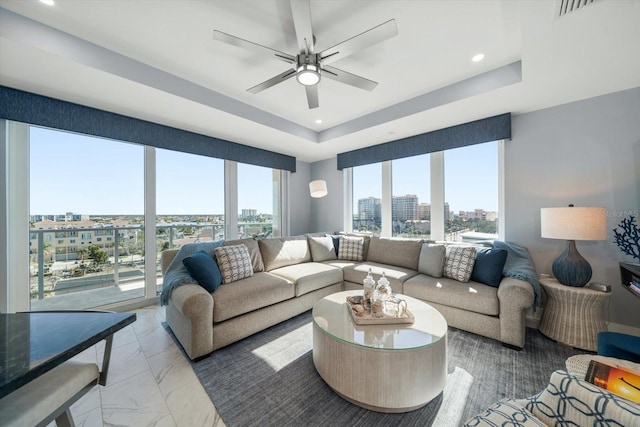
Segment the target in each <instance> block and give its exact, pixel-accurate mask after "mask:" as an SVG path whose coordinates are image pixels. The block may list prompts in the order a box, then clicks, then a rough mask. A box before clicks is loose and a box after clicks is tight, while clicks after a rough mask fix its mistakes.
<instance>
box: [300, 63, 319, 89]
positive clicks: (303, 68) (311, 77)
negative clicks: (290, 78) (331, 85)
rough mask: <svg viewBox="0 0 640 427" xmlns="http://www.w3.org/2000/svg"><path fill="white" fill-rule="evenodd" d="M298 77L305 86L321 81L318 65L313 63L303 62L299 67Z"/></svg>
mask: <svg viewBox="0 0 640 427" xmlns="http://www.w3.org/2000/svg"><path fill="white" fill-rule="evenodd" d="M296 79H297V80H298V83H300V84H301V85H304V86H313V85H317V84H318V83H319V82H320V73H319V72H318V67H316V66H315V65H313V64H302V65H300V66H299V67H298V70H297V74H296Z"/></svg>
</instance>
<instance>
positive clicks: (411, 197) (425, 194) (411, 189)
mask: <svg viewBox="0 0 640 427" xmlns="http://www.w3.org/2000/svg"><path fill="white" fill-rule="evenodd" d="M391 167H392V199H391V203H392V205H391V227H392V235H393V236H397V237H416V238H422V239H429V238H430V236H431V187H430V182H431V176H430V156H429V154H423V155H421V156H414V157H406V158H403V159H397V160H393V161H392V163H391Z"/></svg>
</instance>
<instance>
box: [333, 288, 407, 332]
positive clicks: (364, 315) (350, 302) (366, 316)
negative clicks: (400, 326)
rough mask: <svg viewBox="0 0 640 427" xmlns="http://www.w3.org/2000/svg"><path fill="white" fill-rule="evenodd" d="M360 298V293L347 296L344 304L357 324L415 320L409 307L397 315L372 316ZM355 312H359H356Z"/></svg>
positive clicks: (380, 323) (382, 323)
mask: <svg viewBox="0 0 640 427" xmlns="http://www.w3.org/2000/svg"><path fill="white" fill-rule="evenodd" d="M362 299H363V297H362V295H355V296H350V297H347V303H346V304H345V307H347V311H348V312H349V313H351V318H352V319H353V322H354V323H355V324H357V325H384V324H394V323H396V324H397V323H405V324H411V323H413V322H414V321H415V320H416V318H415V317H414V316H413V313H411V312H410V311H409V309H406V310H405V312H404V314H403V315H401V316H399V317H396V316H387V315H385V316H383V317H373V316H372V315H371V310H366V309H365V308H364V306H363V305H362ZM356 306H359V307H360V308H357V307H356ZM357 312H358V313H359V314H356V313H357Z"/></svg>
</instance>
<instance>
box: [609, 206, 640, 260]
mask: <svg viewBox="0 0 640 427" xmlns="http://www.w3.org/2000/svg"><path fill="white" fill-rule="evenodd" d="M634 220H635V217H634V216H633V215H629V218H623V219H622V221H621V222H620V224H618V227H620V228H621V229H622V231H618V229H617V228H614V229H613V237H614V239H615V243H616V245H618V247H619V248H620V250H621V251H622V252H624V253H625V254H627V255H630V256H632V257H634V258H635V259H637V260H638V261H640V227H638V224H637V223H635V221H634Z"/></svg>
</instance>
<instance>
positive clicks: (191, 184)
mask: <svg viewBox="0 0 640 427" xmlns="http://www.w3.org/2000/svg"><path fill="white" fill-rule="evenodd" d="M224 188H225V182H224V160H221V159H214V158H211V157H205V156H197V155H195V154H188V153H179V152H176V151H170V150H161V149H157V150H156V250H157V251H158V253H157V254H156V258H157V263H156V271H157V273H158V274H157V278H156V279H157V283H158V285H160V283H161V279H162V278H161V271H160V254H161V253H162V251H164V250H166V249H168V248H179V247H180V246H182V245H184V244H185V243H192V242H202V241H212V240H220V239H223V238H225V235H224V226H225V214H224V213H225V209H224ZM158 290H161V288H158Z"/></svg>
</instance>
